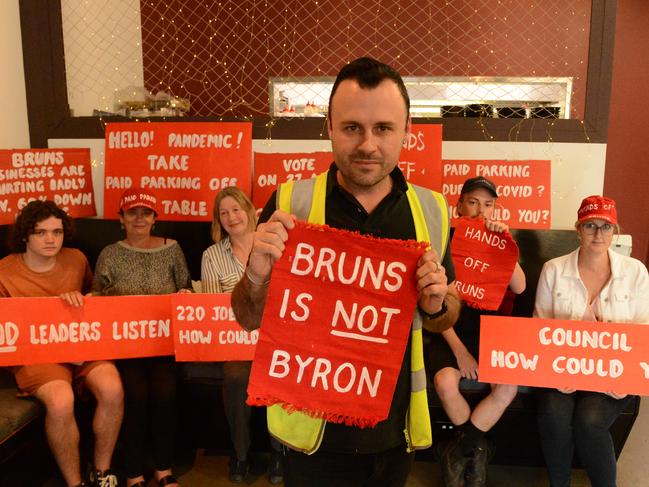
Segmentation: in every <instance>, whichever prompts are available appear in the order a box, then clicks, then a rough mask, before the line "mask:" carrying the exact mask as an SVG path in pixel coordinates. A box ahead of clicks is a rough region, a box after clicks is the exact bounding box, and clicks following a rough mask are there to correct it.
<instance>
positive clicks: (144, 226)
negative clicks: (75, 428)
mask: <svg viewBox="0 0 649 487" xmlns="http://www.w3.org/2000/svg"><path fill="white" fill-rule="evenodd" d="M156 203H157V200H156V197H155V196H154V195H152V194H150V193H148V192H147V191H145V190H143V189H139V188H134V189H129V190H127V191H126V192H124V194H123V195H122V198H121V200H120V210H119V219H120V222H121V224H122V227H123V228H124V230H125V231H126V237H125V238H124V240H120V241H119V242H116V243H114V244H111V245H108V246H107V247H105V248H104V249H103V250H102V251H101V254H99V258H98V259H97V266H96V269H95V276H94V280H93V286H92V288H93V293H94V294H99V295H103V296H126V295H147V294H171V293H175V292H179V291H184V290H187V291H188V290H189V289H190V288H191V278H190V275H189V270H188V269H187V263H186V261H185V256H184V255H183V251H182V249H181V248H180V246H179V245H178V243H177V242H176V241H175V240H171V239H167V238H163V237H156V236H153V235H151V230H152V228H153V225H154V223H155V219H156V216H157V205H156ZM117 366H118V368H119V371H120V374H121V376H122V382H123V384H124V392H125V400H124V421H123V431H122V433H123V435H124V447H125V448H124V449H125V453H126V455H125V456H126V460H125V461H126V475H127V477H128V479H127V487H134V486H137V487H144V486H145V485H146V483H145V479H144V463H145V452H146V451H147V448H146V447H147V445H148V441H147V440H148V435H149V432H150V435H151V446H152V456H153V461H154V467H155V479H156V480H157V482H158V485H159V486H161V487H163V486H175V485H178V482H177V481H176V479H175V478H174V477H173V475H172V472H171V465H172V461H173V444H174V437H175V425H176V420H177V415H176V367H175V362H174V358H173V357H154V358H139V359H130V360H120V361H118V363H117Z"/></svg>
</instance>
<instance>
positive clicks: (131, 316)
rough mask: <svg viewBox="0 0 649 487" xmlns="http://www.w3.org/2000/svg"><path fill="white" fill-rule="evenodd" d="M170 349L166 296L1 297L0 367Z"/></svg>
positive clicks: (149, 353)
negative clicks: (74, 302)
mask: <svg viewBox="0 0 649 487" xmlns="http://www.w3.org/2000/svg"><path fill="white" fill-rule="evenodd" d="M173 353H174V349H173V337H172V334H171V316H170V309H169V295H159V296H115V297H112V296H107V297H86V298H84V306H83V307H81V308H74V307H72V306H69V305H67V304H66V303H65V302H64V301H63V300H62V299H61V298H58V297H52V298H3V299H2V313H1V317H0V366H6V365H29V364H38V363H60V362H83V361H86V360H103V359H118V358H133V357H153V356H159V355H173Z"/></svg>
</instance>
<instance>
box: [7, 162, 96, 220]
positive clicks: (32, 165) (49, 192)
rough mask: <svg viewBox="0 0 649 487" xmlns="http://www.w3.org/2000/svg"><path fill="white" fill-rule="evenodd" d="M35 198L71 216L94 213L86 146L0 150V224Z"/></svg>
mask: <svg viewBox="0 0 649 487" xmlns="http://www.w3.org/2000/svg"><path fill="white" fill-rule="evenodd" d="M36 199H40V200H52V201H54V202H55V203H56V204H57V205H58V206H59V207H60V208H62V209H63V210H65V211H66V212H67V213H68V215H70V216H72V217H75V218H76V217H81V216H95V215H96V214H97V212H96V210H95V199H94V193H93V189H92V174H91V168H90V149H15V150H0V225H6V224H11V223H13V222H14V220H15V217H16V213H18V211H20V210H21V209H22V208H23V207H24V206H25V205H27V203H29V202H30V201H32V200H36Z"/></svg>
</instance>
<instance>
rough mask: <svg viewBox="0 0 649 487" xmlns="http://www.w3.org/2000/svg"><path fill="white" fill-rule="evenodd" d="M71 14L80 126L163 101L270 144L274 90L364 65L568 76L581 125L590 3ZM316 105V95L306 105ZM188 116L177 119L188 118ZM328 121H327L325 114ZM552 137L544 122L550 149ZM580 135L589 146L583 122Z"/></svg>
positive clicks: (68, 5)
mask: <svg viewBox="0 0 649 487" xmlns="http://www.w3.org/2000/svg"><path fill="white" fill-rule="evenodd" d="M61 4H62V15H63V26H64V44H65V52H66V76H67V82H68V88H69V94H70V96H69V99H70V103H71V105H72V106H73V108H74V113H75V115H90V114H91V113H92V111H93V110H95V114H97V115H98V120H99V122H100V123H104V117H106V116H109V115H110V114H111V113H114V112H115V111H116V107H119V106H122V107H123V106H124V105H125V102H133V101H134V100H125V99H123V98H122V97H128V96H129V93H134V95H133V96H134V97H135V98H136V99H138V97H142V96H147V94H148V92H151V93H152V95H153V96H155V95H156V94H158V92H163V93H162V95H163V97H164V96H166V97H167V98H166V99H167V100H172V101H176V102H178V100H180V101H186V102H188V104H189V106H190V109H189V114H190V115H193V116H199V117H200V116H206V117H215V118H216V119H219V120H222V119H224V118H228V119H232V118H235V119H237V120H243V121H250V120H252V119H253V118H265V119H267V122H266V128H267V134H268V138H272V129H273V127H274V126H275V124H276V119H277V116H278V115H277V113H270V107H271V106H272V105H273V104H276V102H277V100H275V99H273V97H274V96H276V94H274V93H273V80H278V79H279V80H290V79H300V80H301V81H303V82H305V83H306V84H308V83H309V82H310V81H321V80H323V79H331V78H332V77H333V76H335V74H336V73H337V71H338V70H339V69H340V67H341V65H342V64H343V63H344V62H348V61H350V60H352V59H354V58H356V57H358V56H361V55H369V56H372V57H376V58H378V59H381V60H384V61H386V62H388V63H389V64H391V65H393V66H394V67H395V68H397V69H398V70H399V71H400V73H401V74H402V75H403V76H420V77H430V76H453V77H467V78H475V77H478V76H491V77H501V76H502V77H514V76H531V77H539V76H550V77H552V76H570V77H572V79H573V83H572V93H571V97H570V98H571V105H570V116H571V118H577V119H579V118H582V116H583V109H584V103H585V100H584V96H585V79H586V76H585V75H586V69H587V59H588V34H589V21H590V13H591V12H590V8H591V2H590V0H543V1H542V0H445V1H436V0H418V1H417V0H355V1H352V0H338V1H334V0H301V1H297V0H284V1H282V2H279V1H276V0H264V1H259V0H220V1H207V0H145V1H141V2H140V1H139V0H114V1H111V2H102V1H100V0H84V1H78V0H62V1H61ZM116 95H121V96H122V97H120V96H116ZM309 96H313V97H315V94H314V95H308V94H304V98H306V99H308V97H309ZM77 101H80V102H81V103H80V105H79V108H75V106H74V103H75V102H77ZM84 103H85V105H84ZM169 103H171V102H169ZM171 105H173V103H171ZM179 106H180V107H183V105H182V103H180V102H178V103H176V105H175V107H174V110H175V111H173V113H180V112H181V111H183V110H179V109H178V107H179ZM84 110H86V113H84ZM316 111H319V112H320V114H322V112H323V111H326V106H322V105H318V106H317V108H316ZM129 113H131V114H132V115H134V116H133V119H134V120H138V121H139V120H144V119H148V120H151V119H149V118H148V117H147V113H146V112H142V111H138V110H131V111H129ZM289 114H290V113H289ZM164 118H165V117H162V118H161V119H164ZM293 118H295V119H298V118H299V117H293ZM473 121H474V123H475V124H476V125H477V126H478V127H479V129H480V130H481V131H482V133H483V136H484V140H487V141H488V140H493V139H494V137H493V135H492V134H491V133H490V132H489V129H488V127H489V125H488V124H487V123H486V119H485V118H484V117H483V116H479V117H476V118H475V119H473ZM534 123H535V121H534V120H532V121H530V120H528V119H524V118H521V119H520V120H519V121H518V123H517V124H516V125H515V126H514V127H512V128H511V130H510V133H509V140H511V141H519V140H523V139H524V134H525V132H527V130H531V128H530V127H533V126H534ZM554 126H555V121H553V120H549V121H547V122H546V125H545V127H546V134H547V141H548V142H552V141H553V137H552V131H553V128H554ZM323 127H324V124H323ZM582 127H583V129H584V139H585V141H590V137H589V136H588V133H587V130H586V126H585V125H584V124H583V122H582ZM321 132H322V134H321V135H322V136H325V131H324V130H322V131H321Z"/></svg>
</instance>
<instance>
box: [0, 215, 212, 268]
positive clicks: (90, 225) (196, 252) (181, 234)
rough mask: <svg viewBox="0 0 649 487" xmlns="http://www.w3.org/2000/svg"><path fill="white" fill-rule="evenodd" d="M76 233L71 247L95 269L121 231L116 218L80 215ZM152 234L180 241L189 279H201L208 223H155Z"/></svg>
mask: <svg viewBox="0 0 649 487" xmlns="http://www.w3.org/2000/svg"><path fill="white" fill-rule="evenodd" d="M75 226H76V236H75V239H74V240H73V242H72V246H74V247H77V248H79V249H80V250H81V251H82V252H83V253H84V254H85V255H86V257H87V258H88V261H89V262H90V266H91V267H92V268H93V269H94V268H95V262H96V261H97V257H98V256H99V252H101V249H103V248H104V247H105V246H106V245H108V244H111V243H113V242H116V241H118V240H122V239H123V238H124V232H123V231H122V229H121V228H120V226H119V221H118V220H98V219H92V218H79V219H77V220H75ZM8 230H9V227H8V226H0V256H4V255H6V254H7V253H9V250H8V248H7V233H8ZM152 233H153V234H154V235H159V236H161V237H167V238H172V239H174V240H177V241H178V243H179V244H180V246H181V248H182V249H183V252H184V253H185V258H186V259H187V265H188V266H189V271H190V272H191V275H192V279H194V280H199V279H200V278H201V258H202V256H203V251H204V250H205V249H206V248H207V247H209V246H210V245H212V243H213V242H212V239H211V237H210V223H209V222H201V223H196V222H167V221H163V222H156V224H155V227H154V230H153V232H152Z"/></svg>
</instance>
